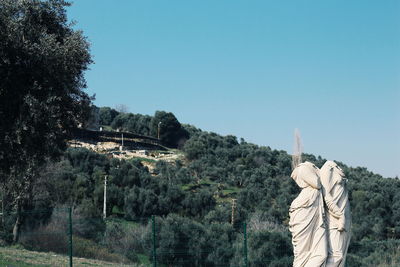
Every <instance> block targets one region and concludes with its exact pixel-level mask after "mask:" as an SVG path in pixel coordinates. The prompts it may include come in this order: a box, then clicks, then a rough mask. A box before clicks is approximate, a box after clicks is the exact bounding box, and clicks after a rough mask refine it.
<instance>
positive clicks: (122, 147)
mask: <svg viewBox="0 0 400 267" xmlns="http://www.w3.org/2000/svg"><path fill="white" fill-rule="evenodd" d="M121 135H122V145H121V151H122V150H124V134H123V133H122V134H121Z"/></svg>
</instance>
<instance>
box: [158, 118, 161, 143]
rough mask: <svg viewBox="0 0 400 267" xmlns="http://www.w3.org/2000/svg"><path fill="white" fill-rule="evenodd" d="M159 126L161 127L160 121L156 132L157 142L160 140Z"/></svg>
mask: <svg viewBox="0 0 400 267" xmlns="http://www.w3.org/2000/svg"><path fill="white" fill-rule="evenodd" d="M160 125H161V121H160V122H159V123H158V131H157V133H158V134H157V136H158V140H160Z"/></svg>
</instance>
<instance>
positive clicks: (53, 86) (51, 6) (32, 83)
mask: <svg viewBox="0 0 400 267" xmlns="http://www.w3.org/2000/svg"><path fill="white" fill-rule="evenodd" d="M68 5H69V3H67V2H65V1H63V0H47V1H44V0H1V1H0V121H1V123H0V147H1V149H0V172H1V173H0V179H1V182H2V187H3V189H4V190H5V191H6V194H9V195H10V194H11V195H12V196H13V197H12V198H11V199H13V200H14V203H12V205H13V206H14V208H15V209H16V211H17V216H16V223H15V226H14V241H17V240H18V232H19V227H20V224H21V220H22V218H21V216H20V211H21V208H22V207H23V205H24V202H26V201H27V200H28V199H29V195H30V193H31V187H32V182H33V180H34V179H35V171H36V170H37V169H38V167H39V166H40V165H42V164H43V162H45V161H46V160H47V159H49V158H54V157H57V156H58V155H59V154H60V151H62V150H63V149H64V148H65V147H66V142H65V140H66V138H67V137H68V135H69V134H70V132H71V130H72V129H73V128H74V127H76V126H77V125H78V124H79V123H82V122H84V121H85V120H86V118H87V114H88V110H89V109H90V104H91V98H90V97H89V96H88V95H87V93H85V92H84V91H83V89H84V88H85V87H86V83H85V79H84V72H85V70H87V68H88V65H89V64H90V63H91V62H92V60H91V55H90V52H89V43H88V41H87V40H86V38H85V37H84V36H83V34H82V32H80V31H77V30H74V29H73V28H72V25H71V24H70V23H69V22H68V19H67V15H66V7H67V6H68Z"/></svg>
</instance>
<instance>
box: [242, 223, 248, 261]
mask: <svg viewBox="0 0 400 267" xmlns="http://www.w3.org/2000/svg"><path fill="white" fill-rule="evenodd" d="M243 237H244V238H243V261H244V266H245V267H248V261H247V225H246V223H245V222H244V223H243Z"/></svg>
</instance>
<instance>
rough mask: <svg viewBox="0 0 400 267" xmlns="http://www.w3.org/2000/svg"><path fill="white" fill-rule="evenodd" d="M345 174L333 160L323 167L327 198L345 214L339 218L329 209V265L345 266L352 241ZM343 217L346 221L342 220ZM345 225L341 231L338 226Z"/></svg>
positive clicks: (332, 266) (331, 266)
mask: <svg viewBox="0 0 400 267" xmlns="http://www.w3.org/2000/svg"><path fill="white" fill-rule="evenodd" d="M343 178H344V174H343V172H342V170H341V169H340V168H338V167H337V165H336V163H335V162H333V161H327V162H326V163H325V164H324V166H322V168H321V182H322V185H323V188H324V195H325V199H331V201H332V202H333V204H334V205H335V206H337V207H338V209H339V210H340V213H342V214H344V216H342V217H341V218H337V217H336V216H335V215H334V214H332V212H330V210H329V209H328V212H327V216H326V223H327V228H328V259H327V264H326V266H327V267H343V266H344V264H345V260H346V255H347V249H348V247H349V243H350V236H351V233H350V227H351V214H350V202H349V198H348V190H347V186H346V182H345V179H343ZM340 219H343V220H344V221H340ZM339 225H343V228H344V231H341V232H339V231H338V226H339Z"/></svg>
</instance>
